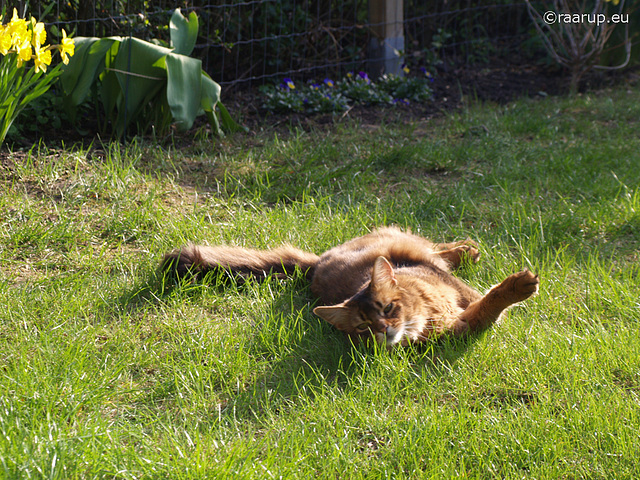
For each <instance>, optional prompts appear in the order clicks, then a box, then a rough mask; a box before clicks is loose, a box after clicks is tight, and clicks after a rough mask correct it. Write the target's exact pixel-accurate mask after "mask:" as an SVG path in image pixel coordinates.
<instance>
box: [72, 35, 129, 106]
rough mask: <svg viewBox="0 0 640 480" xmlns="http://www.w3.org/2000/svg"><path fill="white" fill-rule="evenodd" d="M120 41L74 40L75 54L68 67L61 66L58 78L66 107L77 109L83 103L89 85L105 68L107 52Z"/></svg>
mask: <svg viewBox="0 0 640 480" xmlns="http://www.w3.org/2000/svg"><path fill="white" fill-rule="evenodd" d="M120 41H121V38H120V37H107V38H95V37H91V38H89V37H76V38H74V43H75V45H76V49H75V54H74V55H73V56H72V57H71V58H70V59H69V64H68V65H63V67H62V75H61V77H60V82H61V83H62V88H63V90H64V93H65V94H66V95H67V98H66V99H65V101H66V104H67V105H68V106H71V107H77V106H78V105H80V104H81V103H82V102H84V101H85V99H86V98H87V96H88V95H89V92H90V91H91V85H93V84H94V82H95V81H96V79H97V78H98V76H99V75H100V73H101V72H102V71H103V70H104V68H105V56H106V55H107V52H109V51H110V50H111V48H112V46H116V47H117V43H119V42H120Z"/></svg>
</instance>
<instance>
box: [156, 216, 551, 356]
mask: <svg viewBox="0 0 640 480" xmlns="http://www.w3.org/2000/svg"><path fill="white" fill-rule="evenodd" d="M479 258H480V252H479V250H478V245H477V244H476V242H474V241H472V240H464V241H459V242H454V243H433V242H431V241H429V240H427V239H425V238H423V237H420V236H417V235H414V234H412V233H410V232H405V231H402V230H400V229H398V228H396V227H384V228H380V229H377V230H374V231H372V232H371V233H369V234H367V235H364V236H362V237H358V238H355V239H353V240H350V241H348V242H346V243H344V244H342V245H338V246H336V247H334V248H332V249H330V250H328V251H326V252H325V253H324V254H322V255H321V256H318V255H315V254H313V253H309V252H305V251H303V250H300V249H298V248H295V247H293V246H290V245H285V246H282V247H279V248H276V249H273V250H252V249H247V248H236V247H228V246H217V247H208V246H198V245H188V246H186V247H183V248H181V249H178V250H175V251H173V252H171V253H168V254H167V255H165V257H164V260H163V262H162V265H161V268H162V269H163V270H164V271H173V272H174V273H175V274H177V275H178V276H185V275H193V276H195V277H197V276H199V275H202V274H204V273H206V272H208V271H213V270H218V269H220V268H222V269H223V270H225V271H228V272H231V273H233V274H235V275H239V276H242V277H244V276H247V275H253V276H264V275H268V274H275V275H281V276H282V275H286V274H291V273H292V272H293V271H294V270H295V269H296V268H299V269H301V270H302V271H303V272H305V273H306V276H307V278H310V279H311V292H312V293H313V294H314V295H315V296H316V297H317V298H318V299H319V302H320V306H317V307H315V309H314V310H313V312H314V313H315V314H316V315H317V316H319V317H320V318H322V319H323V320H325V321H327V322H329V323H330V324H331V325H333V326H334V327H335V328H337V329H338V330H341V331H342V332H344V333H345V334H347V335H348V336H349V337H351V339H352V340H353V341H354V342H356V343H357V342H360V341H362V340H364V339H366V338H371V337H373V338H375V340H376V341H378V342H379V343H380V344H382V345H385V346H386V347H388V348H391V347H393V346H394V345H408V344H410V343H421V342H424V341H426V340H427V339H430V338H435V337H438V336H440V335H443V334H451V335H454V336H464V335H468V334H473V333H477V332H481V331H483V330H485V329H487V328H488V327H490V326H491V325H492V324H493V323H494V322H495V321H496V320H498V318H499V317H500V316H501V314H502V312H503V311H504V310H505V309H507V308H508V307H509V306H510V305H513V304H514V303H517V302H521V301H523V300H525V299H527V298H529V297H530V296H532V295H533V294H535V293H537V291H538V285H539V282H540V280H539V277H538V275H535V274H534V273H532V272H531V271H529V270H522V271H520V272H518V273H515V274H513V275H510V276H509V277H507V278H506V279H505V280H504V281H502V282H501V283H500V284H498V285H497V286H495V287H493V288H492V289H490V290H489V291H488V292H487V293H486V294H485V295H481V294H480V293H479V292H477V291H476V290H474V289H473V288H471V287H470V286H468V285H467V284H465V283H464V282H462V281H461V280H460V279H458V278H457V277H455V276H453V275H452V274H451V273H450V271H451V269H455V268H458V267H459V266H460V265H461V263H462V262H463V261H464V260H465V259H467V260H468V261H471V262H477V261H478V259H479Z"/></svg>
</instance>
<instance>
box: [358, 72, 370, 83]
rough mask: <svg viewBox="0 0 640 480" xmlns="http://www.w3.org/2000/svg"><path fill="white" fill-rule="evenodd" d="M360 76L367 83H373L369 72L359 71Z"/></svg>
mask: <svg viewBox="0 0 640 480" xmlns="http://www.w3.org/2000/svg"><path fill="white" fill-rule="evenodd" d="M358 77H360V78H361V79H362V80H364V81H365V83H367V84H369V83H371V80H370V79H369V75H367V72H358Z"/></svg>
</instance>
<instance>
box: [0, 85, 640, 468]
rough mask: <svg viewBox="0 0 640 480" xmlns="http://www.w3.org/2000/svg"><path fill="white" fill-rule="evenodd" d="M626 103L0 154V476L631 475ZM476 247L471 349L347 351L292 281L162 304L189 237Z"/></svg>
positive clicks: (626, 97)
mask: <svg viewBox="0 0 640 480" xmlns="http://www.w3.org/2000/svg"><path fill="white" fill-rule="evenodd" d="M638 132H640V89H638V88H637V87H630V89H626V88H623V87H620V88H618V89H616V90H607V91H601V92H596V93H591V94H585V95H582V96H578V97H575V98H573V99H568V98H545V99H538V100H523V101H519V102H516V103H512V104H509V105H507V106H499V107H497V106H494V105H486V106H469V107H467V108H465V109H463V110H461V111H459V112H457V113H455V114H451V115H448V116H443V117H439V118H436V119H431V120H425V121H420V122H418V121H416V122H408V123H407V122H403V121H400V120H399V121H396V122H393V121H388V122H387V123H386V124H382V125H375V126H372V125H364V124H359V123H358V122H355V121H337V122H336V123H335V124H334V125H332V126H331V127H329V128H326V129H324V130H322V131H311V132H304V131H300V130H292V131H291V133H288V134H285V135H283V134H276V133H275V131H269V130H268V129H267V130H266V131H264V132H261V133H258V134H256V135H237V136H232V137H228V138H226V139H224V140H222V141H219V140H213V141H212V140H211V139H209V140H206V139H205V140H202V141H195V142H194V144H193V145H192V146H191V147H189V148H183V149H174V148H166V147H165V148H160V147H158V146H155V145H153V144H148V143H141V142H139V143H132V144H130V145H129V146H127V147H123V146H118V145H116V144H108V145H104V146H100V147H96V148H94V149H91V150H88V149H78V148H71V147H69V148H67V149H65V150H62V151H60V150H51V149H47V148H46V147H44V146H40V147H38V146H36V147H34V148H33V149H32V151H30V152H26V153H15V154H10V155H8V156H7V155H4V156H3V157H2V164H1V165H0V187H1V190H0V191H1V193H0V212H1V213H0V298H1V299H2V300H1V304H0V305H1V307H0V308H1V311H0V373H1V375H0V464H1V465H0V478H58V479H63V478H64V479H67V478H71V479H74V478H79V479H88V478H117V479H134V478H136V479H137V478H144V479H163V478H172V479H198V478H214V479H215V478H233V479H244V478H247V479H269V478H285V479H290V478H291V479H293V478H301V479H307V478H330V479H338V478H339V479H347V478H348V479H361V478H362V479H363V478H371V479H378V478H380V479H385V478H399V479H400V478H407V479H409V478H444V479H447V478H456V477H463V478H465V477H466V478H487V479H493V478H508V479H511V478H552V479H555V478H568V479H575V478H590V479H591V478H615V479H622V478H636V476H637V473H638V472H639V471H640V458H639V457H638V452H640V328H639V327H640V298H639V297H640V295H639V292H640V262H639V260H640V258H639V257H640V255H639V246H640V189H639V184H640V153H639V152H640V135H639V133H638ZM390 224H396V225H399V226H402V227H407V228H411V230H412V231H414V232H417V233H420V234H422V235H424V236H426V237H429V238H431V239H433V240H436V241H453V240H455V239H464V238H467V237H469V238H473V239H475V240H477V241H478V242H479V243H480V245H481V250H482V259H481V261H480V263H479V264H478V265H467V266H465V267H463V268H462V269H461V270H460V271H459V272H457V274H458V275H459V276H460V277H462V278H463V279H464V280H465V281H467V282H468V283H470V284H471V285H472V286H474V287H476V288H477V289H479V290H485V289H487V288H489V287H490V286H491V285H492V284H495V283H498V282H499V281H501V280H502V279H503V278H505V277H506V276H507V275H509V274H510V273H513V272H516V271H518V270H520V269H522V268H525V267H526V268H529V269H532V270H534V271H536V272H538V273H539V274H540V277H541V288H540V294H539V295H538V296H537V297H535V298H533V299H530V300H528V301H527V302H525V303H524V304H523V305H521V306H517V307H515V308H513V309H512V310H510V312H509V313H508V314H507V315H506V316H505V318H504V319H503V321H502V322H501V323H500V324H498V325H495V326H494V328H492V329H491V330H490V331H489V332H487V333H486V334H484V335H483V336H481V337H479V338H477V339H475V340H470V341H466V342H462V341H440V342H437V343H432V344H428V345H424V346H423V347H421V348H399V349H396V350H394V351H391V352H387V351H386V350H379V349H376V348H365V347H360V348H354V347H352V346H350V345H349V344H348V343H347V342H346V341H345V339H344V338H343V337H342V335H341V334H340V333H339V332H337V331H335V330H333V329H332V328H331V327H330V326H329V325H328V324H324V323H322V322H321V321H320V319H318V318H317V317H315V316H314V315H313V314H312V313H311V310H312V307H313V299H312V298H311V295H310V292H309V289H308V285H307V284H306V283H305V281H304V280H303V279H301V278H293V279H290V280H285V281H283V280H276V279H269V280H267V281H265V282H264V283H260V284H258V283H250V284H248V285H244V286H233V285H230V286H227V287H226V288H222V287H221V286H219V285H203V284H181V285H177V286H172V285H169V284H167V283H165V282H163V280H162V279H161V278H159V276H158V275H157V274H156V267H157V265H158V262H159V261H160V259H161V258H162V255H163V253H164V252H166V251H168V250H170V249H172V248H174V247H176V246H179V245H182V244H184V243H186V242H189V241H196V242H206V243H209V244H218V243H225V244H232V245H239V246H250V247H258V248H267V247H275V246H278V245H280V244H281V243H283V242H290V243H292V244H294V245H296V246H298V247H300V248H304V249H308V250H310V251H313V252H316V253H321V252H323V251H324V250H326V249H328V248H330V247H332V246H334V245H336V244H338V243H341V242H343V241H345V240H348V239H350V238H352V237H354V236H357V235H362V234H365V233H367V232H368V231H369V230H370V229H372V228H374V227H375V226H380V225H390Z"/></svg>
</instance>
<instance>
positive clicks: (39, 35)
mask: <svg viewBox="0 0 640 480" xmlns="http://www.w3.org/2000/svg"><path fill="white" fill-rule="evenodd" d="M31 28H32V29H33V39H32V41H31V43H32V45H33V46H34V48H35V47H36V46H38V45H44V43H45V42H46V41H47V31H46V30H45V28H44V23H42V22H38V21H37V20H36V19H35V18H33V17H31Z"/></svg>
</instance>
